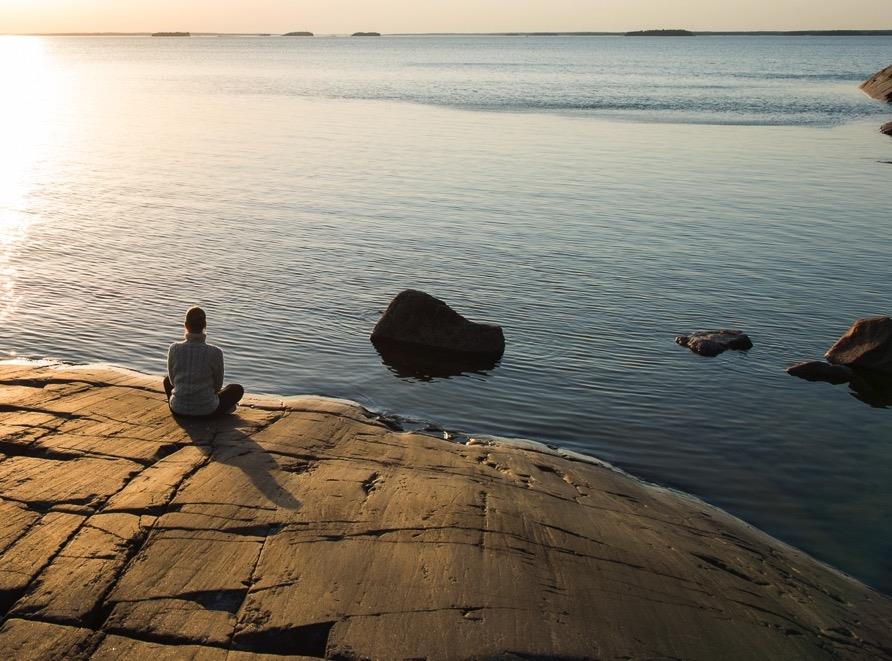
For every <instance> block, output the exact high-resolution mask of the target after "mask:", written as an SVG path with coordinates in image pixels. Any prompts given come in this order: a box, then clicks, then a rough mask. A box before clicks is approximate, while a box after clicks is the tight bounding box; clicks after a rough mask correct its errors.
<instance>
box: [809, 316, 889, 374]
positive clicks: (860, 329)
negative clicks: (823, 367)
mask: <svg viewBox="0 0 892 661" xmlns="http://www.w3.org/2000/svg"><path fill="white" fill-rule="evenodd" d="M824 358H826V359H827V360H828V362H831V363H833V364H834V365H848V366H849V367H859V368H865V369H870V370H876V371H879V372H892V319H890V318H889V317H872V318H869V319H859V320H858V321H856V322H855V323H854V324H852V326H851V327H850V328H849V330H847V331H846V333H845V335H843V336H842V337H841V338H839V339H838V340H837V341H836V343H835V344H834V345H833V346H832V347H830V349H828V350H827V353H825V354H824Z"/></svg>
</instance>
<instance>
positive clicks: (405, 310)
mask: <svg viewBox="0 0 892 661" xmlns="http://www.w3.org/2000/svg"><path fill="white" fill-rule="evenodd" d="M371 340H372V342H374V343H376V344H378V343H386V342H402V343H407V344H412V345H418V346H424V347H430V348H432V349H437V350H440V351H452V352H456V353H464V354H477V355H485V356H494V357H499V356H501V355H502V353H503V352H504V351H505V335H504V333H503V332H502V329H501V327H500V326H494V325H491V324H479V323H475V322H473V321H469V320H467V319H465V318H464V317H463V316H462V315H460V314H459V313H458V312H456V311H455V310H453V309H452V308H451V307H449V306H448V305H447V304H446V303H444V302H443V301H441V300H440V299H438V298H434V297H433V296H431V295H430V294H427V293H425V292H423V291H418V290H415V289H407V290H405V291H403V292H400V293H399V294H397V296H396V298H394V299H393V300H392V301H391V302H390V305H389V306H388V307H387V310H385V311H384V314H383V315H382V316H381V319H379V320H378V323H377V324H376V325H375V328H374V330H373V331H372V337H371Z"/></svg>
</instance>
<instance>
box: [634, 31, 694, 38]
mask: <svg viewBox="0 0 892 661" xmlns="http://www.w3.org/2000/svg"><path fill="white" fill-rule="evenodd" d="M626 36H627V37H693V36H694V33H693V32H691V31H689V30H637V31H635V32H626Z"/></svg>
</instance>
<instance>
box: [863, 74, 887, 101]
mask: <svg viewBox="0 0 892 661" xmlns="http://www.w3.org/2000/svg"><path fill="white" fill-rule="evenodd" d="M861 90H862V91H863V92H864V93H865V94H867V95H868V96H869V97H871V98H873V99H876V100H877V101H885V102H886V103H890V102H892V65H890V66H888V67H886V68H885V69H883V70H882V71H877V72H876V73H875V74H873V75H872V76H871V77H870V78H868V79H867V80H865V81H864V82H863V83H861Z"/></svg>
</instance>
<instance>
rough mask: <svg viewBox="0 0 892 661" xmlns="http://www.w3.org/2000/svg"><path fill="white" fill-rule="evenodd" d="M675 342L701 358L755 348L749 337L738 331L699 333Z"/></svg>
mask: <svg viewBox="0 0 892 661" xmlns="http://www.w3.org/2000/svg"><path fill="white" fill-rule="evenodd" d="M675 342H676V343H677V344H680V345H681V346H683V347H687V348H688V349H690V350H691V351H693V352H694V353H699V354H700V355H701V356H718V355H719V354H720V353H723V352H724V351H727V350H728V349H737V350H738V351H746V350H747V349H752V348H753V343H752V341H751V340H750V338H749V336H747V335H746V334H745V333H743V332H741V331H736V330H711V331H697V332H696V333H692V334H691V335H679V336H678V337H676V338H675Z"/></svg>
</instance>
